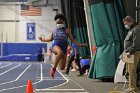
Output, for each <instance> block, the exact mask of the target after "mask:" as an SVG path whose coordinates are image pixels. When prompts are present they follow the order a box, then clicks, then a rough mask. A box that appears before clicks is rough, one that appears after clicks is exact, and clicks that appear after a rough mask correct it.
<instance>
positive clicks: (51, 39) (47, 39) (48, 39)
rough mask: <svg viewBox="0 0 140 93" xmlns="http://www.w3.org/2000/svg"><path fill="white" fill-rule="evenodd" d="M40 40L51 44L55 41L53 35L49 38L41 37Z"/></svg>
mask: <svg viewBox="0 0 140 93" xmlns="http://www.w3.org/2000/svg"><path fill="white" fill-rule="evenodd" d="M39 40H41V41H42V42H51V41H53V33H52V34H51V36H50V37H49V38H42V37H39Z"/></svg>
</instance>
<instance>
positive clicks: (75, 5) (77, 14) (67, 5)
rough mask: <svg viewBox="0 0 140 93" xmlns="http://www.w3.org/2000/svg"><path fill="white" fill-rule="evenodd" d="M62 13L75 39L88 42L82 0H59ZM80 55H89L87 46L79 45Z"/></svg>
mask: <svg viewBox="0 0 140 93" xmlns="http://www.w3.org/2000/svg"><path fill="white" fill-rule="evenodd" d="M61 8H62V13H63V14H64V15H65V16H66V18H67V27H69V28H71V31H72V34H73V35H75V37H76V38H75V39H76V40H77V41H78V42H80V43H88V42H89V41H88V34H87V26H86V19H85V12H84V3H83V1H82V0H61ZM79 53H80V56H86V55H90V50H89V46H88V47H84V48H82V47H79Z"/></svg>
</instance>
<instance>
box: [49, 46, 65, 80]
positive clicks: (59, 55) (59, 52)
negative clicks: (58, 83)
mask: <svg viewBox="0 0 140 93" xmlns="http://www.w3.org/2000/svg"><path fill="white" fill-rule="evenodd" d="M52 52H53V53H54V54H55V59H54V65H53V68H51V70H50V76H51V77H52V78H54V74H55V71H56V67H57V65H58V63H59V61H60V59H61V58H62V57H63V54H64V53H63V51H62V49H61V48H60V47H59V46H57V45H55V46H54V47H53V49H52Z"/></svg>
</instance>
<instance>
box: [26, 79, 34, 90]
mask: <svg viewBox="0 0 140 93" xmlns="http://www.w3.org/2000/svg"><path fill="white" fill-rule="evenodd" d="M25 93H34V92H33V87H32V81H31V80H28V84H27V87H26V92H25Z"/></svg>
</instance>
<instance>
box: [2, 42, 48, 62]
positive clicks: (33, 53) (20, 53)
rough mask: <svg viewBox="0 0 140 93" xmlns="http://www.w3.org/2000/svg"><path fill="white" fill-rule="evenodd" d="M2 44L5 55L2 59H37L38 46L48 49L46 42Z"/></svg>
mask: <svg viewBox="0 0 140 93" xmlns="http://www.w3.org/2000/svg"><path fill="white" fill-rule="evenodd" d="M2 46H3V53H2V54H3V56H2V57H0V61H37V50H38V48H39V47H41V48H44V49H45V50H47V44H46V43H3V45H2ZM0 47H1V44H0ZM0 53H1V50H0Z"/></svg>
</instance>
